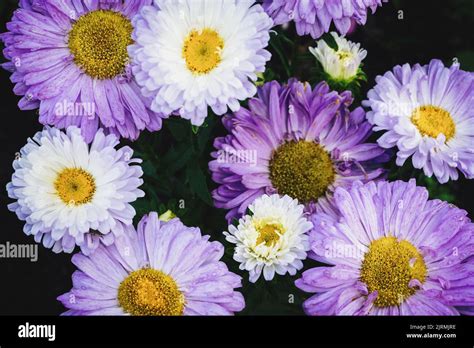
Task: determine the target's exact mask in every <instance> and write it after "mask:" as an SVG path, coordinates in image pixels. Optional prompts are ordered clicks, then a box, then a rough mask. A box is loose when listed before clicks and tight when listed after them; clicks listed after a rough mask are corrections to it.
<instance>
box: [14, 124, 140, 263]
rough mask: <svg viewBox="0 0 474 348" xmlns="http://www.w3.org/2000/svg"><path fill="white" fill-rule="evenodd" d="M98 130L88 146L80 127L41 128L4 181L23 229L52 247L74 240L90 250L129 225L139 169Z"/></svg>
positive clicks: (66, 246)
mask: <svg viewBox="0 0 474 348" xmlns="http://www.w3.org/2000/svg"><path fill="white" fill-rule="evenodd" d="M117 144H118V140H117V137H116V136H115V135H112V134H110V135H107V136H105V135H104V133H103V131H102V130H101V129H99V131H98V132H97V133H96V135H95V137H94V139H93V141H92V144H91V145H90V146H89V145H87V143H86V142H85V140H84V138H83V137H82V135H81V131H80V129H79V128H77V127H74V126H71V127H69V128H68V129H67V131H66V133H64V132H62V131H60V130H58V129H54V128H49V127H46V128H45V129H44V130H43V131H42V132H38V133H36V135H35V136H34V137H33V139H28V143H27V144H26V145H25V146H24V147H23V148H22V149H21V151H20V153H19V157H18V158H17V159H16V160H15V161H14V162H13V168H14V169H15V172H14V173H13V177H12V181H11V182H10V183H9V184H8V185H7V191H8V195H9V197H10V198H13V199H15V200H16V202H14V203H12V204H10V205H9V206H8V208H9V209H10V210H11V211H13V212H15V213H16V214H17V216H18V218H19V219H20V220H23V221H25V222H26V223H25V227H24V232H25V233H26V234H27V235H33V236H34V237H35V241H36V242H38V243H39V242H41V241H42V242H43V245H44V246H45V247H47V248H53V251H54V252H62V251H64V252H68V253H70V252H72V251H73V249H74V247H75V246H76V245H79V246H80V247H81V249H82V252H83V253H85V254H89V253H90V252H91V251H93V250H95V249H96V248H97V247H98V245H99V243H100V242H102V243H103V244H104V245H110V244H112V243H113V242H114V240H115V237H116V236H120V235H121V234H122V233H124V227H126V226H127V225H130V224H132V219H133V217H134V216H135V210H134V209H133V207H132V206H131V205H130V202H133V201H135V200H136V199H137V198H138V197H143V195H144V193H143V191H141V190H140V189H138V187H139V186H140V185H142V183H143V180H142V179H141V176H142V174H143V172H142V169H141V167H140V166H139V165H134V164H135V163H140V162H141V160H139V159H134V158H132V154H133V151H132V149H131V148H129V147H128V146H125V147H122V148H120V149H115V146H116V145H117Z"/></svg>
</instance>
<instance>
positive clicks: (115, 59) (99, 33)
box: [68, 10, 133, 79]
mask: <svg viewBox="0 0 474 348" xmlns="http://www.w3.org/2000/svg"><path fill="white" fill-rule="evenodd" d="M132 31H133V27H132V23H131V22H130V20H129V19H128V18H127V17H125V16H124V15H122V14H121V13H118V12H115V11H111V10H97V11H92V12H88V13H86V14H85V15H83V16H81V17H80V18H79V19H78V20H77V21H76V22H75V23H74V24H73V26H72V29H71V31H70V32H69V42H68V45H69V49H70V50H71V53H72V54H73V55H74V62H75V63H76V64H77V65H78V66H79V67H81V68H82V69H83V70H84V71H85V73H86V74H87V75H89V76H91V77H93V78H97V79H111V78H114V77H115V76H117V75H120V74H122V73H123V72H124V70H125V67H126V65H127V63H128V52H127V47H128V46H129V45H130V44H132V43H133V40H132Z"/></svg>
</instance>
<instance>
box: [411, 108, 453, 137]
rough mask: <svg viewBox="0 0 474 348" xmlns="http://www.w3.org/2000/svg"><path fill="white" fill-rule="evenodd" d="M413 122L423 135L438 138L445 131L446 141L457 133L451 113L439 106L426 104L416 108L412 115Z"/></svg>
mask: <svg viewBox="0 0 474 348" xmlns="http://www.w3.org/2000/svg"><path fill="white" fill-rule="evenodd" d="M411 122H412V123H413V124H414V125H415V126H416V127H417V128H418V130H419V131H420V133H421V134H422V135H427V136H429V137H432V138H437V137H438V135H439V134H441V133H443V134H444V136H445V137H446V141H448V140H450V139H451V138H452V137H453V136H454V134H455V133H456V125H455V124H454V121H453V119H452V117H451V114H450V113H449V112H448V111H446V110H444V109H442V108H439V107H437V106H433V105H424V106H420V107H418V108H416V109H415V110H414V111H413V113H412V115H411Z"/></svg>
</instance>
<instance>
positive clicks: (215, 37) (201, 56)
mask: <svg viewBox="0 0 474 348" xmlns="http://www.w3.org/2000/svg"><path fill="white" fill-rule="evenodd" d="M223 48H224V40H223V39H222V38H221V36H220V35H219V34H218V33H217V32H216V31H215V30H213V29H209V28H206V29H203V30H200V31H198V30H192V31H191V33H189V35H188V37H187V38H186V40H185V41H184V45H183V58H184V60H185V61H186V66H187V67H188V69H189V70H190V71H191V72H193V73H194V74H198V75H202V74H207V73H209V72H211V71H212V70H214V69H215V68H216V67H217V66H218V65H219V64H220V62H221V52H222V49H223Z"/></svg>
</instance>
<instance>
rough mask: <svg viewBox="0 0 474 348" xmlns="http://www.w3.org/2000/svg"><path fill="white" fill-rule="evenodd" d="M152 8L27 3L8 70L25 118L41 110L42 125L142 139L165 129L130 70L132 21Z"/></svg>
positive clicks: (11, 31)
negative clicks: (142, 133)
mask: <svg viewBox="0 0 474 348" xmlns="http://www.w3.org/2000/svg"><path fill="white" fill-rule="evenodd" d="M149 3H151V0H134V1H126V2H122V1H86V0H77V1H73V0H64V1H53V0H35V1H32V0H22V1H20V8H19V9H18V10H16V11H15V13H14V15H13V18H12V21H11V22H10V23H8V24H7V29H8V32H6V33H4V34H2V35H1V36H0V38H1V39H2V40H3V42H4V43H5V49H4V51H3V53H4V56H5V57H6V58H7V59H8V60H10V61H9V62H8V63H4V64H3V65H2V66H3V67H4V68H5V69H6V70H9V71H11V72H12V73H13V74H12V77H11V80H12V82H13V83H15V88H14V92H15V93H16V94H17V95H21V96H23V97H22V99H21V100H20V102H19V104H18V105H19V107H20V109H22V110H31V109H36V108H39V121H40V122H41V123H42V124H48V125H53V126H55V127H58V128H66V127H68V126H70V125H75V126H77V127H79V128H81V131H82V134H83V135H84V137H85V139H86V140H87V141H88V142H90V141H92V139H93V138H94V134H95V133H96V132H97V129H98V128H103V129H104V130H105V132H106V133H114V134H116V135H118V136H121V137H124V138H128V139H132V140H134V139H136V138H137V137H138V135H139V133H140V131H141V130H144V129H145V128H146V129H148V130H150V131H155V130H158V129H160V128H161V123H162V118H161V115H159V114H156V113H154V112H152V111H151V110H150V109H149V108H148V106H149V104H150V102H151V100H149V99H147V98H145V97H144V96H142V95H141V92H140V88H139V87H138V85H137V83H136V82H135V78H134V76H133V75H132V74H131V70H130V67H129V56H128V52H127V47H128V45H130V44H131V43H132V42H133V41H132V38H131V35H132V30H133V27H132V23H131V20H130V19H131V18H132V17H133V16H134V15H135V14H136V13H137V12H138V10H139V9H140V8H141V7H142V6H143V5H146V4H149Z"/></svg>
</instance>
